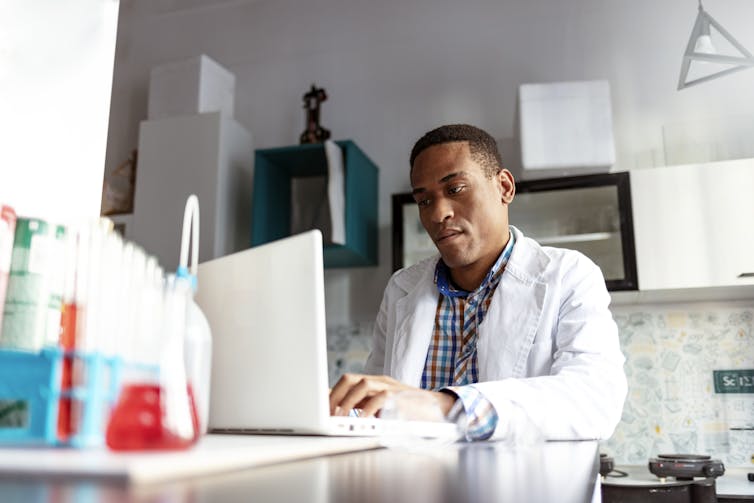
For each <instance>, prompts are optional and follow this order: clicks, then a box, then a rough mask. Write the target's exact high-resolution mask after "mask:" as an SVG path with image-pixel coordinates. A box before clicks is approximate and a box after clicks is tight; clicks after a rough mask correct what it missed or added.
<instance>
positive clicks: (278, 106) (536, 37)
mask: <svg viewBox="0 0 754 503" xmlns="http://www.w3.org/2000/svg"><path fill="white" fill-rule="evenodd" d="M705 7H706V8H707V10H708V11H709V12H710V14H711V15H712V16H713V17H715V18H716V19H717V20H718V21H719V22H720V23H721V24H722V25H723V26H725V27H726V28H727V29H728V30H729V32H730V33H732V34H733V35H734V36H735V37H737V39H738V40H739V41H740V42H741V43H742V44H743V45H744V46H745V47H747V48H749V49H750V50H754V31H752V30H751V28H750V25H751V20H752V19H754V2H751V0H725V1H724V2H723V1H710V2H708V3H707V4H706V5H705ZM696 13H697V3H696V2H694V1H691V0H666V1H663V2H656V1H652V0H635V1H631V2H625V1H618V0H573V1H567V2H566V1H562V0H537V1H532V0H509V1H501V0H469V1H466V2H452V1H449V0H383V1H374V0H257V1H252V0H247V1H244V0H204V1H202V0H191V1H189V0H123V2H122V7H121V18H120V27H119V37H118V42H117V47H116V67H115V77H114V83H113V97H112V108H111V120H110V134H109V143H108V152H107V168H108V169H112V168H113V167H114V166H116V165H118V164H119V163H121V162H123V161H124V160H125V159H127V158H128V156H129V155H130V152H131V149H132V148H134V147H135V146H136V145H137V142H138V138H137V133H138V122H139V121H140V120H142V119H144V118H145V117H146V104H147V95H146V92H147V86H148V75H149V70H150V68H151V67H152V66H154V65H157V64H161V63H164V62H166V61H170V60H173V59H178V58H184V57H189V56H194V55H197V54H199V53H206V54H208V55H209V56H211V57H212V58H214V59H216V60H217V61H218V62H220V63H221V64H222V65H223V66H225V67H227V68H228V69H229V70H231V71H232V72H233V73H235V75H236V78H237V80H236V90H237V91H236V93H237V94H236V118H237V119H238V120H239V122H241V123H242V124H243V125H244V126H246V127H247V128H248V129H249V130H250V131H251V132H252V133H253V135H254V138H255V148H266V147H273V146H282V145H290V144H295V143H296V142H297V139H298V135H299V133H300V132H301V131H302V129H303V127H304V115H303V110H302V108H301V95H302V94H303V93H304V92H305V91H306V90H307V88H308V86H309V85H310V84H311V83H312V82H316V83H317V84H318V85H321V86H324V87H325V88H326V89H327V91H328V94H329V96H330V100H329V101H327V102H325V103H324V105H323V113H322V124H323V125H324V126H325V127H327V128H329V129H330V130H331V131H332V132H333V136H334V138H336V139H342V138H352V139H354V140H355V141H356V142H357V143H358V144H359V145H360V146H361V147H362V148H363V149H364V151H365V152H366V153H367V154H368V155H369V156H370V157H371V158H372V159H373V160H374V161H375V162H376V163H377V165H378V166H379V167H380V227H381V233H380V264H381V265H380V266H379V267H378V268H363V269H351V270H344V271H343V270H337V271H328V273H327V287H328V289H327V295H328V313H327V314H328V322H329V323H340V322H343V321H347V320H355V321H367V320H371V319H373V317H374V315H375V312H376V310H377V308H378V306H379V300H380V297H381V293H382V289H383V287H384V285H385V282H386V281H387V278H388V277H389V273H390V246H391V242H390V194H392V193H394V192H401V191H405V190H406V189H408V188H409V182H408V176H407V172H408V154H409V151H410V149H411V146H412V145H413V142H414V141H415V140H416V139H417V138H418V137H419V136H421V135H422V134H423V133H424V132H425V131H427V130H428V129H430V128H432V127H435V126H437V125H440V124H442V123H448V122H470V123H473V124H476V125H478V126H481V127H482V128H485V129H487V130H488V131H490V132H491V133H492V134H493V135H494V136H495V137H496V138H498V139H499V140H501V147H502V150H503V154H504V159H505V160H507V161H508V162H509V165H510V167H513V168H514V169H515V168H517V164H518V162H519V161H518V157H519V156H518V153H517V148H518V147H517V145H516V143H515V141H514V140H513V138H515V136H516V129H517V126H516V120H517V105H516V103H517V89H518V86H519V85H520V84H522V83H528V82H549V81H565V80H585V79H603V78H604V79H607V80H608V81H609V82H610V86H611V92H612V98H613V117H614V127H615V139H616V148H617V159H618V162H617V164H616V167H615V169H620V170H625V169H633V168H637V167H639V168H643V167H652V166H655V165H661V164H663V163H664V156H665V155H664V152H663V129H662V128H663V125H664V124H669V123H677V122H679V121H687V120H696V121H698V120H700V119H705V118H706V117H710V116H715V117H720V116H727V115H736V116H741V115H747V114H749V115H751V114H752V111H753V110H754V96H752V93H750V92H748V91H750V90H751V89H752V88H753V87H754V71H745V72H741V73H738V74H735V75H732V76H728V77H724V78H721V79H718V80H714V81H711V82H709V83H705V84H702V85H700V86H697V87H692V88H689V89H686V90H684V91H681V92H678V91H676V86H677V81H678V74H679V71H680V66H681V57H682V54H683V51H684V49H685V45H686V42H687V40H688V37H689V35H690V32H691V28H692V25H693V22H694V18H695V16H696ZM176 204H182V202H176ZM514 204H515V203H514Z"/></svg>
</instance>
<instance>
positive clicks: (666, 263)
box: [631, 159, 754, 292]
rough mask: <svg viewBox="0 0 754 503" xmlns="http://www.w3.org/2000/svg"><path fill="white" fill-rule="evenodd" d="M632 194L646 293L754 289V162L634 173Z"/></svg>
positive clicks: (639, 255) (638, 256) (641, 273)
mask: <svg viewBox="0 0 754 503" xmlns="http://www.w3.org/2000/svg"><path fill="white" fill-rule="evenodd" d="M631 193H632V194H633V209H634V225H635V229H636V230H635V232H636V259H637V267H638V273H639V285H640V287H641V290H661V289H692V288H707V287H740V286H748V285H754V159H744V160H737V161H725V162H716V163H707V164H700V165H682V166H667V167H662V168H652V169H644V170H636V171H632V172H631ZM749 291H750V292H752V291H754V289H751V290H749Z"/></svg>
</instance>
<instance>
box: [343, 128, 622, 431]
mask: <svg viewBox="0 0 754 503" xmlns="http://www.w3.org/2000/svg"><path fill="white" fill-rule="evenodd" d="M411 186H412V188H413V195H414V199H415V200H416V203H417V205H418V206H419V215H420V218H421V222H422V225H423V226H424V228H425V229H426V231H427V233H428V234H429V236H430V237H431V238H432V241H433V242H434V243H435V245H436V246H437V249H438V251H439V257H437V256H435V257H433V258H430V259H427V260H424V261H422V262H420V263H418V264H415V265H413V266H411V267H408V268H406V269H401V270H400V271H397V272H396V273H395V274H394V275H393V277H392V278H391V279H390V281H389V283H388V285H387V287H386V289H385V293H384V297H383V300H382V305H381V306H380V312H379V314H378V316H377V321H376V325H375V330H374V341H373V347H372V352H371V353H370V355H369V358H368V360H367V364H366V373H367V374H374V375H353V374H348V375H345V376H343V377H342V378H341V379H340V381H338V383H337V384H336V385H335V386H334V387H333V389H332V392H331V394H330V408H331V413H332V414H347V413H348V411H350V410H351V409H352V408H359V409H361V414H362V415H372V414H375V413H378V412H379V410H380V409H381V408H382V406H383V405H384V404H385V401H386V399H387V398H388V397H389V396H390V395H391V394H393V393H397V392H400V391H405V390H417V388H421V389H423V390H425V391H423V392H421V393H424V394H426V395H427V396H428V397H431V398H433V399H434V401H435V403H437V405H438V406H439V407H440V410H441V411H442V413H443V414H446V415H447V414H448V412H449V411H450V410H451V408H452V407H453V405H454V404H455V403H456V402H458V403H459V408H460V406H462V407H463V413H465V414H466V417H467V431H466V437H467V439H469V440H483V439H487V438H511V437H514V438H515V437H516V436H517V435H520V434H524V433H527V432H531V431H536V432H537V433H538V434H541V435H542V436H543V437H544V438H547V439H592V438H607V437H609V436H610V435H611V434H612V432H613V429H614V428H615V425H616V424H617V423H618V420H619V419H620V415H621V411H622V408H623V401H624V399H625V395H626V378H625V374H624V372H623V362H624V358H623V355H622V353H621V352H620V348H619V344H618V332H617V327H616V325H615V322H614V321H613V319H612V315H611V314H610V311H609V310H608V304H609V302H610V296H609V295H608V293H607V290H606V288H605V282H604V278H603V276H602V273H601V271H600V269H599V268H598V267H597V266H596V265H595V264H594V263H593V262H592V261H591V260H589V259H588V258H587V257H585V256H584V255H582V254H580V253H578V252H576V251H572V250H564V249H558V248H550V247H542V246H539V245H538V244H537V243H536V242H535V241H533V240H531V239H529V238H527V237H525V236H524V235H523V234H522V233H521V232H520V231H519V230H518V229H516V228H515V227H512V226H509V225H508V205H509V204H511V202H512V201H513V196H514V194H515V183H514V181H513V176H512V175H511V173H510V172H509V171H508V170H506V169H503V168H502V161H501V159H500V154H499V152H498V150H497V145H496V143H495V140H494V139H493V138H492V137H491V136H490V135H489V134H487V133H486V132H484V131H482V130H480V129H478V128H475V127H473V126H468V125H448V126H442V127H440V128H437V129H435V130H433V131H430V132H429V133H427V134H426V135H424V137H422V138H421V139H420V140H419V141H418V142H417V143H416V145H414V148H413V150H412V152H411ZM380 374H381V375H380ZM417 391H418V390H417Z"/></svg>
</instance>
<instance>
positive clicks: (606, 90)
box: [519, 80, 615, 179]
mask: <svg viewBox="0 0 754 503" xmlns="http://www.w3.org/2000/svg"><path fill="white" fill-rule="evenodd" d="M519 100H520V109H521V163H522V166H523V177H524V178H527V179H532V178H543V177H547V176H558V175H561V176H562V175H566V174H584V173H596V172H607V171H609V170H610V167H611V166H612V165H613V164H615V142H614V139H613V119H612V111H611V106H610V86H609V84H608V82H607V81H604V80H596V81H584V82H556V83H550V84H524V85H522V86H521V87H520V89H519Z"/></svg>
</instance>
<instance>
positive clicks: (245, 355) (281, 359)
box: [196, 230, 457, 438]
mask: <svg viewBox="0 0 754 503" xmlns="http://www.w3.org/2000/svg"><path fill="white" fill-rule="evenodd" d="M196 301H197V303H198V305H199V307H200V308H201V309H202V312H203V313H204V314H205V315H206V317H207V320H208V321H209V325H210V328H211V329H212V376H211V385H210V407H209V430H210V431H211V432H215V433H223V432H224V433H255V434H257V433H268V434H276V435H280V434H293V435H334V436H373V435H382V434H385V433H396V432H401V433H405V434H416V435H417V436H421V437H425V438H439V437H445V438H448V437H454V436H457V435H456V427H455V425H453V424H450V423H443V422H426V421H394V420H380V419H376V418H360V417H353V416H330V405H329V388H328V382H327V375H328V373H327V334H326V323H325V288H324V270H323V261H322V234H321V232H320V231H318V230H312V231H307V232H304V233H302V234H298V235H295V236H291V237H288V238H284V239H281V240H278V241H274V242H271V243H267V244H264V245H261V246H257V247H254V248H250V249H248V250H244V251H241V252H238V253H234V254H231V255H227V256H225V257H221V258H217V259H214V260H210V261H208V262H204V263H202V264H200V265H199V269H198V290H197V295H196Z"/></svg>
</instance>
